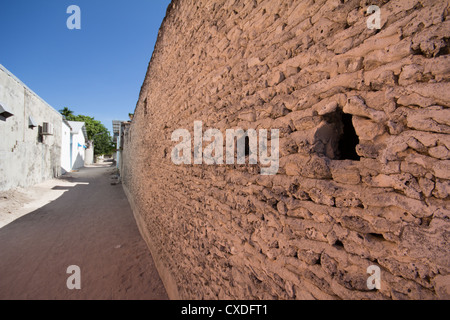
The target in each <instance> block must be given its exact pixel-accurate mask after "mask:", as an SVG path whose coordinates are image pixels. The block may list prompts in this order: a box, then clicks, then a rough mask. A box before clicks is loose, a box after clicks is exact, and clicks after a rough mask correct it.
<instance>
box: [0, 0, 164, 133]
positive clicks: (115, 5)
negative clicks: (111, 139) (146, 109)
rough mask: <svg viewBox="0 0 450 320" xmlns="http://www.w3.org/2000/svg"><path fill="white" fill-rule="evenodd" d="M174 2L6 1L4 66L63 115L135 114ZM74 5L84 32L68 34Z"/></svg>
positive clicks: (0, 14) (0, 21)
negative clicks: (66, 112) (161, 29)
mask: <svg viewBox="0 0 450 320" xmlns="http://www.w3.org/2000/svg"><path fill="white" fill-rule="evenodd" d="M169 3H170V0H128V1H125V0H120V1H119V0H69V1H66V0H1V1H0V43H1V45H0V64H2V65H4V66H5V67H6V68H7V69H8V70H9V71H11V72H12V73H13V74H14V75H15V76H16V77H18V78H19V79H20V80H22V82H24V83H25V84H26V85H27V86H28V87H29V88H30V89H31V90H33V91H34V92H35V93H36V94H38V95H39V96H40V97H41V98H43V99H44V100H45V101H47V102H48V103H49V104H50V105H51V106H52V107H53V108H55V109H56V110H59V109H62V108H63V107H69V108H70V109H72V110H73V111H74V112H75V114H84V115H88V116H92V117H94V118H95V119H96V120H100V121H101V122H102V123H103V124H104V125H105V126H106V127H107V128H108V129H109V130H110V131H111V130H112V124H111V121H112V120H128V113H133V112H134V109H135V107H136V102H137V100H138V96H139V91H140V89H141V85H142V83H143V81H144V77H145V73H146V71H147V66H148V63H149V62H150V58H151V55H152V52H153V48H154V46H155V42H156V38H157V35H158V30H159V27H160V25H161V22H162V20H163V19H164V16H165V13H166V9H167V6H168V5H169ZM70 5H77V6H79V7H80V9H81V30H69V29H68V28H67V26H66V21H67V19H68V18H69V17H70V14H68V13H66V11H67V8H68V7H69V6H70Z"/></svg>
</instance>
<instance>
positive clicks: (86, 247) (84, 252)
mask: <svg viewBox="0 0 450 320" xmlns="http://www.w3.org/2000/svg"><path fill="white" fill-rule="evenodd" d="M112 171H113V169H112V168H111V167H90V168H84V169H81V170H80V172H77V173H71V174H70V175H71V179H70V180H71V182H73V183H77V185H76V186H74V187H66V186H56V187H55V188H56V190H67V191H66V192H64V194H63V195H62V196H61V197H59V198H58V199H56V200H55V201H53V202H51V203H49V204H48V205H45V206H44V207H41V208H40V209H38V210H35V211H33V212H31V213H29V214H27V215H25V216H23V217H21V218H19V219H17V220H15V221H13V222H12V223H10V224H8V225H6V226H5V227H3V228H1V229H0V275H1V277H0V299H158V300H159V299H167V295H166V292H165V289H164V286H163V284H162V282H161V279H160V278H159V275H158V273H157V271H156V268H155V266H154V263H153V260H152V258H151V255H150V253H149V250H148V248H147V247H146V244H145V242H144V241H143V240H142V238H141V236H140V234H139V231H138V228H137V226H136V223H135V220H134V217H133V214H132V211H131V209H130V206H129V204H128V201H127V199H126V196H125V194H124V192H123V190H122V188H121V186H120V185H116V186H113V185H111V183H110V182H111V181H110V175H111V172H112ZM58 188H59V189H58ZM71 265H77V266H79V267H80V269H81V290H69V289H68V288H67V286H66V281H67V279H68V278H69V276H70V274H67V268H68V267H69V266H71Z"/></svg>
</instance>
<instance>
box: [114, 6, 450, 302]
mask: <svg viewBox="0 0 450 320" xmlns="http://www.w3.org/2000/svg"><path fill="white" fill-rule="evenodd" d="M371 4H374V5H379V6H380V8H381V16H382V28H381V30H379V31H377V30H369V29H368V28H367V25H366V19H367V16H368V15H367V14H365V10H366V9H367V8H366V7H365V6H366V5H367V4H366V2H365V1H360V0H348V1H334V0H330V1H326V0H318V1H306V0H305V1H289V0H288V1H285V0H265V1H260V0H255V1H239V0H221V1H193V0H178V1H173V2H172V4H171V5H170V7H169V10H168V13H167V16H166V18H165V20H164V22H163V25H162V27H161V30H160V33H159V38H158V41H157V44H156V47H155V51H154V53H153V56H152V59H151V63H150V65H149V68H148V71H147V76H146V78H145V81H144V84H143V86H142V90H141V93H140V97H139V101H138V103H137V107H136V111H135V116H134V118H133V121H132V124H131V125H130V127H129V129H128V130H127V131H126V132H125V137H124V140H125V145H124V152H123V161H124V162H123V166H122V172H121V173H122V176H123V183H124V188H125V190H126V191H127V194H128V196H129V198H130V201H131V202H132V204H133V207H134V210H135V215H136V218H137V220H138V224H139V226H140V229H141V231H142V233H143V235H144V238H145V239H146V241H147V243H148V244H149V247H150V249H151V251H152V253H153V255H154V257H155V260H157V265H158V269H159V272H160V274H161V276H162V278H163V281H164V283H165V285H166V288H167V290H168V292H169V295H170V297H171V298H188V299H227V298H231V299H259V298H261V299H448V298H450V296H449V286H448V279H449V274H450V255H449V251H448V248H449V244H450V243H449V235H450V234H449V233H450V229H449V226H450V221H449V209H450V202H449V198H448V197H449V193H450V184H449V179H450V164H449V163H450V162H449V150H450V138H449V133H450V115H449V107H450V96H449V93H450V84H449V78H450V77H449V69H450V65H449V55H448V53H449V50H448V49H449V47H448V39H449V35H450V24H449V17H448V14H449V12H450V11H449V7H448V1H419V0H410V1H372V2H371ZM345 119H350V121H347V122H346V120H345ZM197 120H201V121H203V130H206V129H207V128H215V129H219V130H220V131H221V132H223V133H224V132H225V130H226V129H230V128H237V127H239V128H242V129H244V130H246V129H248V128H254V129H261V128H266V129H272V128H276V129H279V130H280V169H279V171H278V174H277V175H274V176H262V175H260V174H259V172H260V171H259V170H260V168H259V165H251V164H246V165H225V164H224V165H193V164H192V165H185V164H184V165H179V166H177V165H175V164H173V163H172V161H171V156H170V155H171V151H172V148H173V147H174V146H175V145H176V142H172V141H171V134H172V133H173V132H174V131H175V130H177V129H180V128H182V129H187V130H189V131H190V132H191V134H192V132H193V123H194V121H197ZM351 128H354V131H355V132H356V136H357V138H358V139H357V141H356V143H355V145H351V140H350V138H348V137H347V138H348V139H347V138H345V139H344V140H343V142H342V135H345V132H350V131H349V130H350V129H351ZM343 146H348V147H349V149H350V150H347V151H345V150H344V149H343ZM349 151H353V153H354V154H353V155H351V156H350V153H348V152H349ZM370 265H377V266H379V267H380V268H381V289H379V290H369V289H368V288H367V286H366V280H367V278H368V276H369V274H367V268H368V267H369V266H370Z"/></svg>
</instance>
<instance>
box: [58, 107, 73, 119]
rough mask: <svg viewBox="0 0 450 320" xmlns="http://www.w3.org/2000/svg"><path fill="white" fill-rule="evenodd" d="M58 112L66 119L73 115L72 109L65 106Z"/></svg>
mask: <svg viewBox="0 0 450 320" xmlns="http://www.w3.org/2000/svg"><path fill="white" fill-rule="evenodd" d="M59 113H61V114H62V115H63V116H64V117H65V118H66V119H67V118H70V117H72V116H73V115H74V114H73V111H72V110H70V109H69V108H67V107H64V109H61V110H59Z"/></svg>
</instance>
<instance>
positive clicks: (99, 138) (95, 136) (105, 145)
mask: <svg viewBox="0 0 450 320" xmlns="http://www.w3.org/2000/svg"><path fill="white" fill-rule="evenodd" d="M66 109H67V110H66ZM67 111H69V112H67ZM60 112H61V114H62V115H64V116H65V117H66V120H68V121H81V122H84V123H85V125H86V133H87V136H88V140H89V141H94V154H95V155H100V154H112V153H113V152H114V151H115V149H116V147H115V144H114V142H113V140H112V138H111V134H110V133H109V131H108V129H106V127H105V126H104V125H103V124H102V123H101V122H100V121H98V120H95V119H94V118H93V117H89V116H85V115H77V116H76V115H74V114H73V111H71V110H69V109H68V108H67V107H66V108H64V109H62V110H60ZM63 112H64V113H66V114H67V115H65V114H64V113H63Z"/></svg>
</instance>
